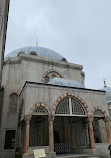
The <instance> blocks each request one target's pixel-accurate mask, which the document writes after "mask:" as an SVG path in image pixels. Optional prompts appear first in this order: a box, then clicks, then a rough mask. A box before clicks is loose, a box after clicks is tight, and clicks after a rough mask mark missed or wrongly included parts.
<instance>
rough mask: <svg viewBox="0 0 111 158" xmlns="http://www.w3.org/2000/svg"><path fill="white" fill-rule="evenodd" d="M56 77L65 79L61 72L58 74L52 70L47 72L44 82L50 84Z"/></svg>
mask: <svg viewBox="0 0 111 158" xmlns="http://www.w3.org/2000/svg"><path fill="white" fill-rule="evenodd" d="M55 77H57V78H63V76H62V75H61V74H60V73H59V72H57V71H56V70H55V71H54V70H51V71H49V72H47V73H46V74H45V75H44V77H43V81H42V82H44V83H48V82H49V81H50V80H51V79H53V78H55Z"/></svg>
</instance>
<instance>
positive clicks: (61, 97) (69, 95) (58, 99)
mask: <svg viewBox="0 0 111 158" xmlns="http://www.w3.org/2000/svg"><path fill="white" fill-rule="evenodd" d="M66 97H72V98H75V99H76V100H78V101H79V102H80V103H81V104H82V105H83V107H84V108H85V110H86V114H87V116H89V115H90V112H89V110H88V106H87V105H86V103H85V101H84V100H83V99H82V98H81V97H80V96H78V95H76V94H73V93H71V92H68V93H65V94H63V95H61V96H60V97H58V98H57V100H56V102H55V104H54V106H53V109H52V114H53V115H55V112H56V108H57V106H58V104H59V103H60V101H62V100H63V99H64V98H66Z"/></svg>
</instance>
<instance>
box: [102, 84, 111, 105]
mask: <svg viewBox="0 0 111 158" xmlns="http://www.w3.org/2000/svg"><path fill="white" fill-rule="evenodd" d="M101 90H103V91H106V100H107V103H110V102H111V87H104V88H102V89H101Z"/></svg>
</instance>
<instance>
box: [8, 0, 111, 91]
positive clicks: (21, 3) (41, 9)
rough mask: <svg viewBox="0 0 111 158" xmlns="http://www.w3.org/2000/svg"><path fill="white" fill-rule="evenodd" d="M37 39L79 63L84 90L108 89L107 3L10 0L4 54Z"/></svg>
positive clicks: (110, 38) (110, 37)
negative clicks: (81, 68) (81, 66)
mask: <svg viewBox="0 0 111 158" xmlns="http://www.w3.org/2000/svg"><path fill="white" fill-rule="evenodd" d="M37 38H38V40H39V46H40V47H46V48H50V49H52V50H54V51H56V52H58V53H60V54H61V55H62V56H64V57H65V58H66V59H67V60H68V62H72V63H76V64H82V65H83V66H84V69H83V71H84V72H85V75H86V78H85V85H86V87H87V88H95V89H100V88H102V87H103V79H104V78H105V79H106V83H107V86H111V0H11V4H10V13H9V23H8V31H7V42H6V54H7V53H9V52H11V51H13V50H15V49H17V48H20V47H25V46H35V44H36V39H37Z"/></svg>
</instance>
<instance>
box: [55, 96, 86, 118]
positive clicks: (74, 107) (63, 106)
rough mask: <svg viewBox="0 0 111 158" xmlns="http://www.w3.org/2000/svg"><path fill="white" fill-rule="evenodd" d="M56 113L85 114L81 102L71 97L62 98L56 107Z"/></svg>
mask: <svg viewBox="0 0 111 158" xmlns="http://www.w3.org/2000/svg"><path fill="white" fill-rule="evenodd" d="M55 114H56V115H63V114H64V115H72V116H77V115H78V116H86V110H85V108H84V106H83V105H82V103H81V102H80V101H79V100H77V99H76V98H73V97H67V98H64V99H63V100H62V101H60V103H59V104H58V106H57V108H56V112H55Z"/></svg>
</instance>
